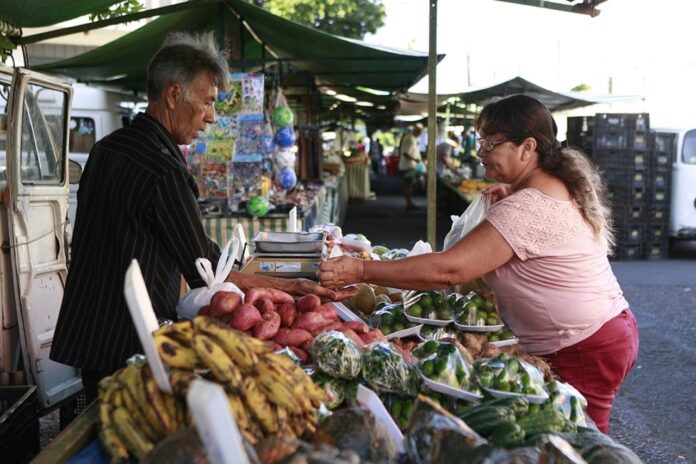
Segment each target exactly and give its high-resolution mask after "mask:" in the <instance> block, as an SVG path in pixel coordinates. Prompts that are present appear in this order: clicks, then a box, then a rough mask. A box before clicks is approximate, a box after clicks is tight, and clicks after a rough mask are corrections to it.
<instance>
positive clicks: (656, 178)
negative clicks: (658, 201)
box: [649, 170, 672, 189]
mask: <svg viewBox="0 0 696 464" xmlns="http://www.w3.org/2000/svg"><path fill="white" fill-rule="evenodd" d="M649 185H650V187H651V188H657V189H661V188H663V189H669V188H670V187H671V186H672V171H671V170H669V171H653V172H652V173H651V174H650V182H649Z"/></svg>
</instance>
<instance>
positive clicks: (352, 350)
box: [312, 331, 361, 379]
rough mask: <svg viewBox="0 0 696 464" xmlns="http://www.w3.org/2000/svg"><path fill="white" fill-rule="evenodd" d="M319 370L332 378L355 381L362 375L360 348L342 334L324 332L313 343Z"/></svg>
mask: <svg viewBox="0 0 696 464" xmlns="http://www.w3.org/2000/svg"><path fill="white" fill-rule="evenodd" d="M312 355H313V357H314V362H315V364H316V366H317V368H318V369H319V370H320V371H322V372H325V373H327V374H329V375H330V376H331V377H337V378H341V379H354V378H355V377H357V376H358V374H360V369H361V358H360V348H358V345H356V344H355V342H354V341H352V340H351V339H350V338H348V337H346V336H345V335H343V334H342V333H340V332H334V331H332V332H324V333H323V334H320V335H317V336H316V337H315V338H314V342H313V343H312Z"/></svg>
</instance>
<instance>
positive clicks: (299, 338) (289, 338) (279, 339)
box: [272, 328, 314, 346]
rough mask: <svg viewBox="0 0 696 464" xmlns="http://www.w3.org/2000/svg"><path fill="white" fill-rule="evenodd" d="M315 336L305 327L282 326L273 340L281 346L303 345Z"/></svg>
mask: <svg viewBox="0 0 696 464" xmlns="http://www.w3.org/2000/svg"><path fill="white" fill-rule="evenodd" d="M313 338H314V337H312V334H311V333H310V332H308V331H306V330H303V329H286V328H281V329H279V330H278V333H277V334H276V336H275V337H273V339H272V340H273V341H274V342H276V343H277V344H279V345H281V346H301V345H302V344H303V343H305V342H307V341H309V340H312V339H313Z"/></svg>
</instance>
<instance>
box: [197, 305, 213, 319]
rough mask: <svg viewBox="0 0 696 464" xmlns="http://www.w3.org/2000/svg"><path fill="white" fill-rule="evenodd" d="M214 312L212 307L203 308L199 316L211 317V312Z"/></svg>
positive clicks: (199, 311)
mask: <svg viewBox="0 0 696 464" xmlns="http://www.w3.org/2000/svg"><path fill="white" fill-rule="evenodd" d="M212 310H213V308H212V307H211V306H210V305H205V306H201V309H199V310H198V315H199V316H208V317H211V315H210V312H211V311H212Z"/></svg>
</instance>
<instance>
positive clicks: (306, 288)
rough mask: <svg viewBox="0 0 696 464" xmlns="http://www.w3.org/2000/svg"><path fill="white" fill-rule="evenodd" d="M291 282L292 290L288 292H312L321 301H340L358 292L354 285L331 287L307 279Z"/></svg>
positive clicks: (304, 293)
mask: <svg viewBox="0 0 696 464" xmlns="http://www.w3.org/2000/svg"><path fill="white" fill-rule="evenodd" d="M291 282H293V284H294V290H293V291H292V292H290V293H292V294H293V295H308V294H314V295H317V296H318V297H319V298H321V300H322V301H326V300H328V301H342V300H345V299H347V298H350V297H352V296H355V295H357V294H358V289H357V288H356V287H346V288H339V289H331V288H327V287H323V286H321V285H319V284H318V283H316V282H313V281H311V280H309V279H294V280H292V281H291Z"/></svg>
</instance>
